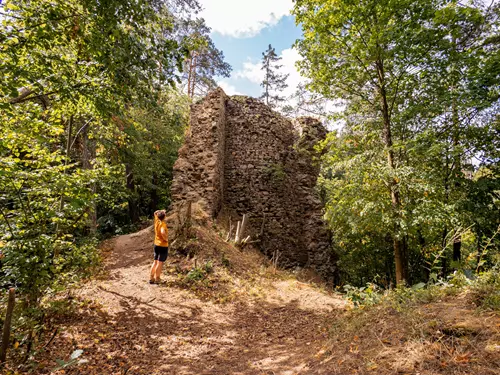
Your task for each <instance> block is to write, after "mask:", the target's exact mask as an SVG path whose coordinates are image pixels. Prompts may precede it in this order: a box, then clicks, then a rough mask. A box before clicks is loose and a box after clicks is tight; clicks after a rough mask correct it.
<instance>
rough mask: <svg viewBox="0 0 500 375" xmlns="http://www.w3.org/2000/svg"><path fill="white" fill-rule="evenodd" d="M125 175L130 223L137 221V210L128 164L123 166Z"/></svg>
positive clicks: (130, 168)
mask: <svg viewBox="0 0 500 375" xmlns="http://www.w3.org/2000/svg"><path fill="white" fill-rule="evenodd" d="M125 174H126V175H127V189H128V190H129V198H128V214H129V218H130V221H131V222H132V223H137V222H138V221H139V210H138V207H137V200H136V199H135V182H134V175H133V173H132V167H131V166H130V164H128V163H127V164H125Z"/></svg>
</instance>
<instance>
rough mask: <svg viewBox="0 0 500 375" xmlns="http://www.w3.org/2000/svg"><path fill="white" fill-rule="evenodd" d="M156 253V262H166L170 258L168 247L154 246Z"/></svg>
mask: <svg viewBox="0 0 500 375" xmlns="http://www.w3.org/2000/svg"><path fill="white" fill-rule="evenodd" d="M153 249H154V252H155V260H158V261H160V262H164V261H166V260H167V257H168V246H157V245H154V246H153Z"/></svg>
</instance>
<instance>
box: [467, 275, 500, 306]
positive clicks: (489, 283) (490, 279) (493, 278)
mask: <svg viewBox="0 0 500 375" xmlns="http://www.w3.org/2000/svg"><path fill="white" fill-rule="evenodd" d="M471 290H472V297H473V299H474V302H475V303H476V305H478V306H480V307H481V308H483V309H487V310H497V311H500V271H499V269H498V266H497V267H495V268H493V269H491V270H490V271H487V272H484V273H482V274H481V275H480V276H479V277H478V279H477V280H476V281H475V282H474V283H473V285H472V288H471Z"/></svg>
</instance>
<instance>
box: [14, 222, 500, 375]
mask: <svg viewBox="0 0 500 375" xmlns="http://www.w3.org/2000/svg"><path fill="white" fill-rule="evenodd" d="M224 237H225V236H222V235H221V233H217V228H216V227H214V228H212V229H209V228H208V227H207V226H200V227H197V228H196V229H195V233H194V235H193V237H192V239H191V240H189V241H188V242H187V243H186V244H184V245H183V249H184V250H187V252H188V253H190V254H191V255H194V258H191V259H189V260H188V259H187V258H186V257H185V256H180V255H173V256H170V257H169V260H168V262H167V263H168V267H167V269H166V270H165V273H164V275H163V278H164V282H163V283H162V284H161V285H150V284H149V283H148V273H149V267H150V263H151V258H152V233H151V231H150V229H145V230H143V231H140V232H138V233H135V234H131V235H125V236H120V237H116V238H114V239H112V240H110V241H108V242H107V243H105V245H104V248H105V251H104V254H105V272H104V276H102V277H100V278H98V279H95V280H92V281H90V282H88V283H86V284H85V285H84V286H83V287H82V288H80V289H78V290H77V291H73V292H72V297H71V298H72V301H73V303H72V306H73V309H72V310H71V309H70V310H67V311H66V310H65V311H66V312H64V311H59V312H58V313H57V314H54V317H53V318H51V319H52V320H51V326H52V327H56V328H57V331H54V332H56V335H55V336H54V338H53V340H51V341H49V343H48V344H46V345H44V347H45V348H44V350H43V351H41V352H39V353H38V354H37V356H36V361H37V362H38V367H37V369H36V370H35V371H32V372H30V373H36V374H54V375H61V374H74V375H79V374H81V375H83V374H85V375H87V374H88V375H97V374H99V375H127V374H128V375H139V374H147V375H155V374H174V375H188V374H193V375H194V374H214V375H215V374H248V375H253V374H255V375H287V374H289V375H299V374H300V375H305V374H310V375H320V374H321V375H334V374H338V375H349V374H357V375H365V374H366V375H375V374H376V375H468V374H474V375H498V374H500V315H499V314H498V313H495V312H491V311H490V312H488V311H479V310H478V309H477V308H476V306H475V305H474V304H473V302H472V301H471V300H470V299H469V297H468V296H467V293H461V294H459V295H448V296H446V295H443V298H441V297H439V298H438V299H437V300H436V299H435V300H433V301H431V302H429V303H422V302H419V303H415V304H411V305H409V306H405V305H404V304H403V306H400V307H401V309H399V308H393V307H391V305H377V306H375V307H372V308H367V309H354V310H353V309H349V308H346V307H348V306H347V305H346V302H345V300H344V299H342V298H341V297H340V296H339V295H337V294H335V293H332V292H330V291H328V290H326V289H325V288H321V287H319V286H318V285H317V284H315V283H313V282H312V280H314V275H312V274H301V275H294V274H291V273H288V272H284V271H279V270H278V271H277V272H275V271H274V269H273V268H272V266H271V265H270V262H269V260H267V259H266V258H265V257H264V256H262V255H261V254H260V253H259V252H257V251H255V250H252V249H250V248H246V249H243V250H239V249H236V248H235V247H234V246H232V245H230V244H228V243H226V242H225V241H223V238H224ZM195 259H196V260H195ZM207 262H209V263H207ZM207 264H210V267H209V268H211V269H212V271H211V272H210V273H207V274H206V275H205V276H204V278H202V279H201V280H197V281H195V282H187V281H186V280H187V276H188V272H189V271H190V270H192V269H193V267H194V266H195V265H197V266H198V269H206V266H207ZM308 280H309V281H308ZM316 281H317V280H316ZM49 336H50V335H49ZM75 350H82V351H83V353H82V355H81V357H80V359H83V360H84V361H85V362H84V363H82V364H79V365H72V366H67V367H65V368H60V369H56V368H57V366H58V364H57V363H56V359H59V360H64V361H69V359H70V355H71V353H73V352H74V351H75ZM13 373H16V372H15V371H12V372H10V374H13ZM26 373H28V372H26Z"/></svg>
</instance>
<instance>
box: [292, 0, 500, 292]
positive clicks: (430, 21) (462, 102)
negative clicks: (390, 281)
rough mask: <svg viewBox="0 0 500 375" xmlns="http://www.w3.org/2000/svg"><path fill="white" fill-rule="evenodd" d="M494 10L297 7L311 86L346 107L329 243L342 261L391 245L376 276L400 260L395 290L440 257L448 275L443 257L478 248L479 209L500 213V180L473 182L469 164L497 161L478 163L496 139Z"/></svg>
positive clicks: (334, 154) (331, 173)
mask: <svg viewBox="0 0 500 375" xmlns="http://www.w3.org/2000/svg"><path fill="white" fill-rule="evenodd" d="M496 12H497V10H496V8H492V7H488V6H483V5H482V4H480V3H478V4H467V5H462V4H458V3H457V2H455V1H431V0H420V1H416V2H410V1H404V0H402V1H362V2H361V3H359V4H357V5H356V6H353V4H352V2H350V1H327V2H318V1H308V0H304V1H297V3H296V7H295V9H294V13H295V14H296V16H297V22H298V23H300V24H301V25H302V27H303V30H304V39H303V40H301V41H298V42H297V46H298V48H299V51H300V53H301V54H302V55H303V57H304V60H302V61H301V62H300V63H299V65H300V67H301V70H302V72H303V73H304V74H305V75H306V76H307V77H308V78H310V79H311V83H310V85H309V87H310V88H311V89H312V90H314V91H316V92H317V93H319V94H321V95H323V96H324V97H326V98H330V99H340V100H342V101H343V102H344V104H345V107H344V111H343V119H344V122H345V128H344V131H343V132H342V133H341V134H340V135H339V136H338V137H335V136H333V135H332V136H330V144H329V147H328V151H327V153H326V156H325V161H324V171H323V180H322V188H323V190H324V191H323V195H324V197H325V200H326V203H327V215H328V217H329V218H330V223H331V226H332V228H333V229H334V237H335V236H336V237H337V239H338V240H339V243H341V244H342V246H341V247H343V248H344V249H345V253H346V254H349V253H353V252H354V251H357V252H358V255H359V254H360V253H361V254H365V256H366V257H368V258H370V257H371V256H372V255H371V254H372V253H370V250H368V249H371V250H372V252H375V251H377V252H380V251H382V250H383V249H386V245H384V244H385V243H387V241H390V242H391V243H392V254H393V255H392V259H391V258H390V257H389V255H390V253H388V252H387V251H386V250H383V251H382V254H383V255H381V256H382V257H383V258H385V259H386V261H385V262H381V263H379V264H378V266H377V267H381V268H379V270H381V272H383V273H385V274H388V275H390V274H391V272H390V270H388V269H385V270H384V268H386V267H387V266H386V264H387V263H389V264H391V263H392V262H395V270H396V272H395V276H396V277H395V278H396V281H397V282H398V283H400V282H401V281H402V280H406V281H411V280H421V279H422V278H425V277H427V278H429V276H430V275H429V271H425V269H424V266H425V265H426V262H429V263H432V264H434V265H435V264H436V262H435V261H433V258H435V257H438V258H439V260H440V261H441V265H440V266H439V268H440V272H442V274H443V275H444V274H446V268H447V265H446V260H447V259H448V253H449V252H448V249H453V250H454V251H453V253H452V254H451V255H452V256H451V257H450V258H453V254H454V257H455V259H457V258H459V254H460V252H461V249H460V247H459V243H461V236H462V234H463V235H464V236H465V237H464V238H466V239H467V249H466V250H467V252H470V250H471V245H470V243H471V241H470V238H471V236H472V235H473V233H474V232H473V231H474V230H475V229H470V228H472V227H471V225H472V224H474V223H473V222H472V221H471V220H470V218H471V214H470V211H468V210H469V209H470V208H471V207H472V206H476V207H478V211H477V214H480V215H482V217H483V218H484V211H485V207H486V206H488V207H495V205H496V204H498V203H495V194H494V190H495V188H494V187H493V186H496V183H495V182H494V180H495V178H496V177H491V179H490V180H489V184H488V183H485V181H484V178H482V179H481V180H477V182H476V179H475V178H474V175H475V174H476V173H477V172H475V170H477V168H475V166H474V165H473V164H471V163H470V160H471V158H477V157H480V158H481V159H483V160H484V162H485V163H486V164H485V167H486V168H487V169H488V170H494V169H495V167H494V165H495V164H496V163H497V161H495V160H494V159H492V158H489V161H487V160H486V159H487V158H483V157H481V156H480V155H486V154H488V153H489V151H487V150H490V146H488V141H486V139H487V138H491V137H493V138H494V137H495V135H494V134H495V131H494V127H495V126H494V116H493V117H492V114H494V113H495V108H497V106H498V98H499V96H498V81H497V78H498V68H495V66H497V65H496V64H497V62H498V52H497V51H498V49H497V47H496V44H495V38H494V35H495V32H496V30H498V16H497V13H496ZM481 67H482V68H481ZM485 67H488V69H485ZM457 77H460V78H459V79H457ZM493 77H497V78H493ZM486 82H487V83H486ZM479 134H482V135H481V136H479ZM481 137H482V140H480V138H481ZM490 151H491V150H490ZM382 161H384V162H383V163H382ZM471 176H472V178H471ZM483 176H484V174H483ZM480 181H481V182H480ZM480 186H481V187H480ZM486 186H488V188H487V189H488V193H486V194H485V195H481V194H478V189H484V188H486ZM473 192H475V193H474V194H475V196H476V197H478V200H479V199H480V200H481V203H480V204H479V201H478V202H472V201H471V194H472V193H473ZM476 203H477V205H476ZM465 207H468V209H466V208H465ZM479 207H481V209H479ZM481 210H483V211H481ZM497 212H498V211H497ZM480 221H481V222H482V223H484V222H486V221H487V220H480ZM495 230H496V229H495ZM476 236H479V235H478V234H477V233H476ZM363 248H364V249H363ZM341 251H344V250H342V249H341ZM375 263H376V262H375V260H374V259H373V260H371V264H372V265H374V264H375ZM365 264H366V263H365ZM409 264H411V265H413V267H409ZM367 269H368V268H365V274H366V270H367ZM434 271H435V270H433V271H432V272H434ZM425 272H427V274H426V275H424V274H423V273H425ZM379 274H380V273H379ZM373 276H374V274H373ZM367 281H369V280H367Z"/></svg>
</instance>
